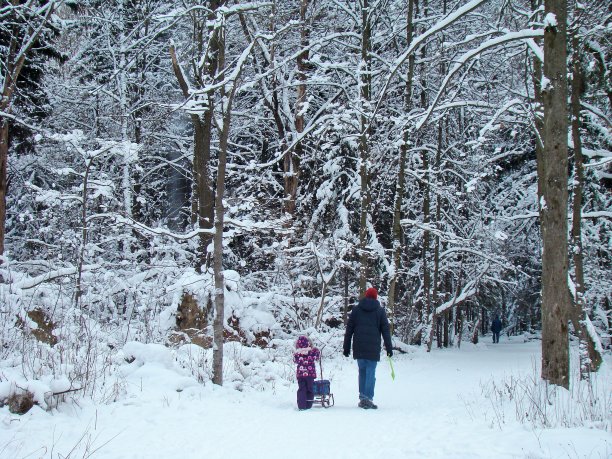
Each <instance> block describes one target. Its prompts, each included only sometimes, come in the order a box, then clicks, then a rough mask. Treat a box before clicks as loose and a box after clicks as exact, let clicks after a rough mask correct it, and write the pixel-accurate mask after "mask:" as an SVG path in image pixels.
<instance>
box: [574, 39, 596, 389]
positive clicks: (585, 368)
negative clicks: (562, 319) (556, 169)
mask: <svg viewBox="0 0 612 459" xmlns="http://www.w3.org/2000/svg"><path fill="white" fill-rule="evenodd" d="M572 44H573V46H572V48H573V59H572V60H573V63H572V95H571V114H572V139H573V141H574V182H573V183H574V187H573V191H574V200H573V215H572V254H573V261H574V284H575V286H576V296H575V298H574V306H573V308H572V310H571V315H570V317H571V320H572V325H573V326H574V330H575V331H576V333H577V334H578V337H579V339H580V376H581V378H582V379H588V378H589V372H591V371H597V370H598V369H599V366H600V365H601V363H602V357H601V355H600V354H599V352H598V351H597V349H596V346H595V343H594V342H593V338H592V337H591V336H590V334H589V333H588V331H587V328H586V325H585V321H587V320H589V317H588V309H587V304H586V302H585V299H584V294H585V290H586V286H585V284H584V264H583V247H582V195H583V189H584V160H583V156H582V137H581V134H580V124H581V123H580V96H581V94H582V87H583V84H584V81H583V72H582V64H581V62H580V53H579V48H580V43H579V40H578V37H576V36H574V37H573V39H572ZM583 348H586V349H583ZM584 351H586V352H584Z"/></svg>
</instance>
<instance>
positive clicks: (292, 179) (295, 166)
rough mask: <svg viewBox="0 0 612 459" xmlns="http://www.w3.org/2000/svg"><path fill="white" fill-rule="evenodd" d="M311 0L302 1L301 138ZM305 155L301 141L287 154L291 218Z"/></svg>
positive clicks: (287, 202) (297, 107) (287, 196)
mask: <svg viewBox="0 0 612 459" xmlns="http://www.w3.org/2000/svg"><path fill="white" fill-rule="evenodd" d="M308 4H309V0H300V53H299V54H298V56H297V79H298V86H297V99H296V102H295V135H296V136H298V137H299V136H300V135H301V134H302V133H303V132H304V127H305V116H304V115H305V114H304V109H305V103H306V79H307V73H306V70H307V65H308V64H307V63H308V54H309V53H308V43H309V36H310V31H309V29H308V26H307V25H306V12H307V10H308ZM302 154H303V145H302V141H301V140H300V141H299V142H298V143H297V144H296V145H295V147H294V148H293V149H290V150H289V151H287V152H286V153H285V159H284V161H283V165H284V177H285V180H284V184H285V203H284V204H285V212H286V213H287V214H289V215H290V216H291V217H293V216H294V214H295V204H296V197H297V189H298V184H299V176H300V158H301V156H302Z"/></svg>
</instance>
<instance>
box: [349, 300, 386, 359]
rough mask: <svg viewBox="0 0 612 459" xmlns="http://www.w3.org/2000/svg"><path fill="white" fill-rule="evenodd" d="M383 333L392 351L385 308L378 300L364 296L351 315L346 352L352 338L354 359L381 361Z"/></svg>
mask: <svg viewBox="0 0 612 459" xmlns="http://www.w3.org/2000/svg"><path fill="white" fill-rule="evenodd" d="M381 335H382V337H383V339H384V341H385V349H386V350H387V352H391V351H392V349H393V346H392V344H391V332H390V330H389V321H388V320H387V314H386V313H385V310H384V309H383V308H382V307H381V306H380V303H379V302H378V301H377V300H374V299H372V298H363V299H362V300H361V301H359V304H358V305H357V307H356V308H354V309H353V310H352V311H351V315H350V316H349V319H348V323H347V325H346V333H345V334H344V353H345V354H348V353H349V352H350V350H351V339H352V341H353V358H354V359H367V360H376V361H379V360H380V336H381Z"/></svg>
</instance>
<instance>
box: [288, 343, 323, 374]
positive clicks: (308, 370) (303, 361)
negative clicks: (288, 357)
mask: <svg viewBox="0 0 612 459" xmlns="http://www.w3.org/2000/svg"><path fill="white" fill-rule="evenodd" d="M295 347H296V349H297V350H296V351H295V354H293V361H294V362H295V363H297V368H296V370H295V375H296V376H297V378H298V379H299V378H316V377H317V368H316V366H315V361H316V360H319V358H320V356H321V353H320V352H319V350H318V349H317V348H316V347H314V346H313V345H312V343H311V342H310V340H309V339H308V338H307V337H305V336H300V337H299V338H298V340H297V342H296V343H295Z"/></svg>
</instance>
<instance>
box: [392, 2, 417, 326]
mask: <svg viewBox="0 0 612 459" xmlns="http://www.w3.org/2000/svg"><path fill="white" fill-rule="evenodd" d="M413 15H414V0H408V13H407V25H406V46H410V44H411V43H412V37H413ZM413 77H414V53H413V54H411V55H410V57H409V58H408V75H407V76H406V85H405V89H404V97H405V99H404V107H405V111H406V113H409V112H410V108H411V106H412V79H413ZM409 139H410V134H409V132H408V128H407V127H406V128H404V132H403V142H402V145H401V147H400V156H399V164H398V172H397V184H396V186H395V199H394V203H393V224H392V225H393V226H392V231H393V234H392V236H393V239H392V244H393V246H392V249H393V255H392V262H393V272H392V273H391V279H390V280H389V292H388V298H389V300H388V306H389V310H390V311H391V314H390V317H389V318H390V325H391V334H393V330H394V329H395V319H396V318H395V296H396V285H397V279H398V276H399V273H398V271H399V269H400V262H401V255H402V245H403V244H402V227H401V224H400V222H401V220H402V203H403V201H404V193H405V192H406V183H405V182H406V156H407V154H408V142H409Z"/></svg>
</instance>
